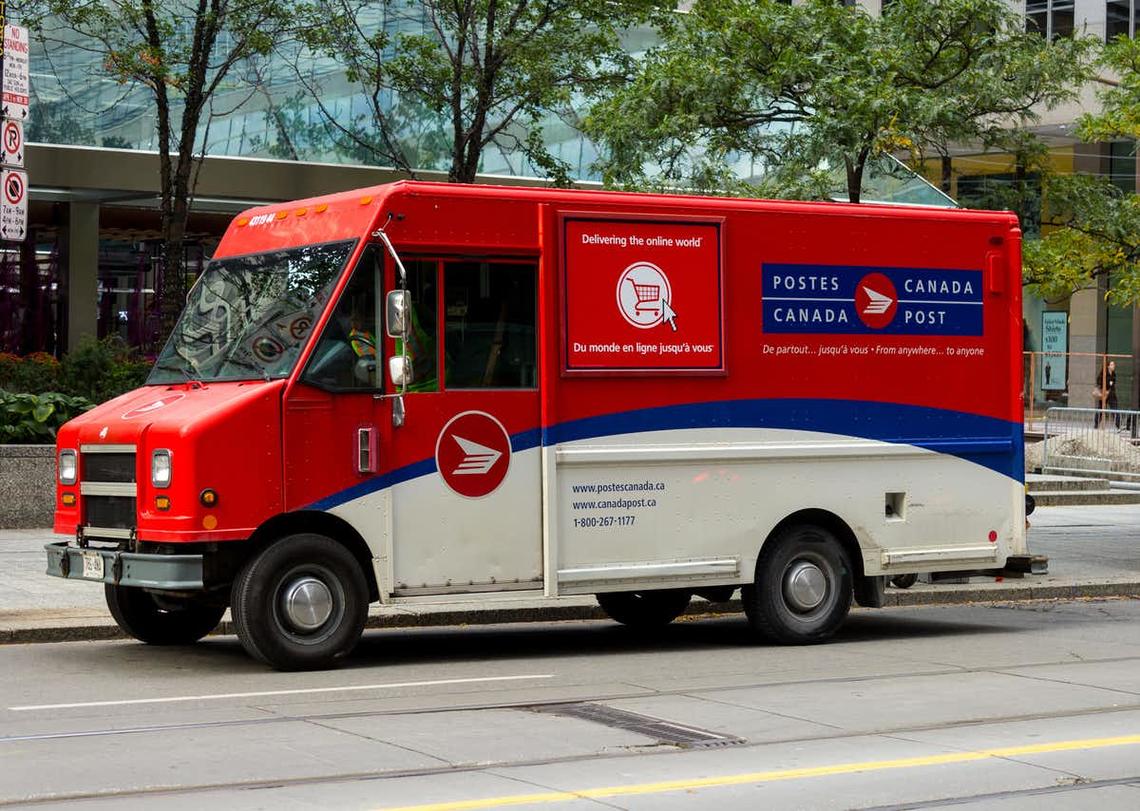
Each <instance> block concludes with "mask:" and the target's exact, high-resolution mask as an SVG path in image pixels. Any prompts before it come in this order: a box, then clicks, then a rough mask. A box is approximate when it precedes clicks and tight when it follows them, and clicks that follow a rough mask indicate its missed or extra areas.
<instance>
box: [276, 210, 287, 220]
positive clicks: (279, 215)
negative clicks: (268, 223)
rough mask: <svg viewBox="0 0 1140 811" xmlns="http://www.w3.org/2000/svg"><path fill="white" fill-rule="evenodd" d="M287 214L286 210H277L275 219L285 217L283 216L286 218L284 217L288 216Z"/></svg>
mask: <svg viewBox="0 0 1140 811" xmlns="http://www.w3.org/2000/svg"><path fill="white" fill-rule="evenodd" d="M288 216H289V212H288V211H278V212H277V219H279V220H283V219H285V218H286V217H288Z"/></svg>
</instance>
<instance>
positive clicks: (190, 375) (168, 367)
mask: <svg viewBox="0 0 1140 811" xmlns="http://www.w3.org/2000/svg"><path fill="white" fill-rule="evenodd" d="M154 368H156V369H163V370H165V371H167V372H181V373H182V375H183V377H185V378H186V380H187V381H188V382H190V383H201V382H202V378H201V377H200V376H198V375H195V374H194V372H196V371H197V369H195V370H194V372H191V371H190V368H193V367H189V368H188V365H183V364H179V365H177V366H175V365H173V364H171V363H156V364H155V365H154Z"/></svg>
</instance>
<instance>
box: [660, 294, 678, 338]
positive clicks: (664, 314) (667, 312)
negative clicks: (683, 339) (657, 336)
mask: <svg viewBox="0 0 1140 811" xmlns="http://www.w3.org/2000/svg"><path fill="white" fill-rule="evenodd" d="M676 318H677V313H675V312H673V308H672V307H670V306H669V302H667V301H665V300H662V301H661V320H662V321H668V322H669V326H671V327H672V328H673V332H676V331H677V321H676Z"/></svg>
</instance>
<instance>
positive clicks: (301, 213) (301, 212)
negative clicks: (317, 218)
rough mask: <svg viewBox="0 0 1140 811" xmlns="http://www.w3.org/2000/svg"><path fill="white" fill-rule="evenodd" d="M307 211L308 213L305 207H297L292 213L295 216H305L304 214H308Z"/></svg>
mask: <svg viewBox="0 0 1140 811" xmlns="http://www.w3.org/2000/svg"><path fill="white" fill-rule="evenodd" d="M308 213H309V209H307V208H299V209H297V210H296V211H294V212H293V215H294V216H296V217H304V216H305V215H306V214H308Z"/></svg>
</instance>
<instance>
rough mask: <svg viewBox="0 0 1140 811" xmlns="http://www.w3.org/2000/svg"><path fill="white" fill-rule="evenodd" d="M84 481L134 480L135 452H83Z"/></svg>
mask: <svg viewBox="0 0 1140 811" xmlns="http://www.w3.org/2000/svg"><path fill="white" fill-rule="evenodd" d="M82 480H83V481H87V482H134V481H135V455H134V454H133V453H85V454H83V479H82Z"/></svg>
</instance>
